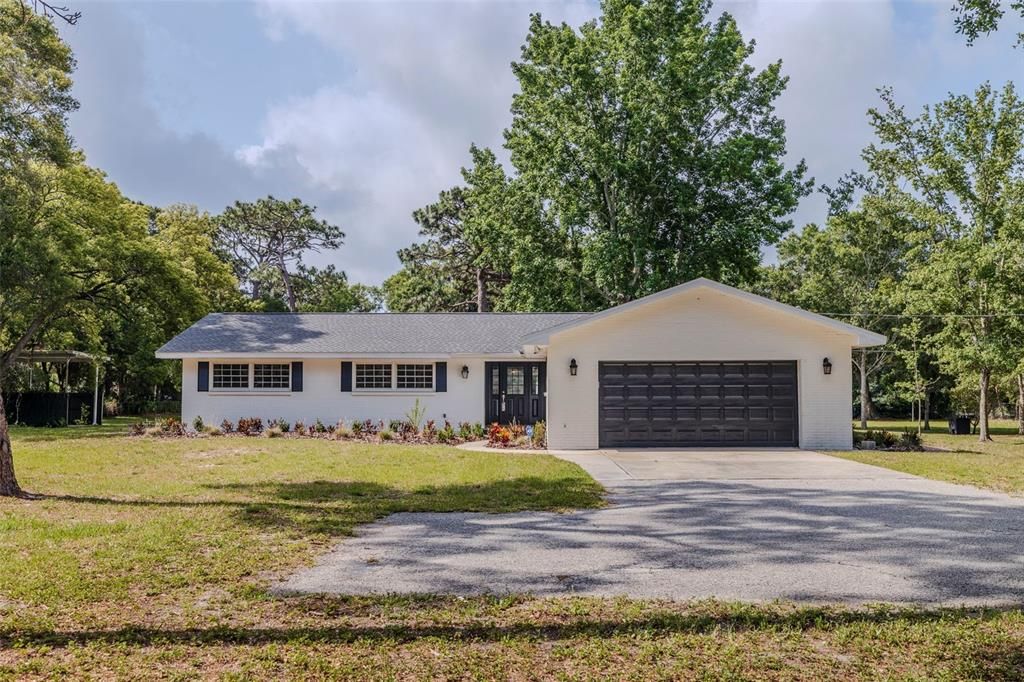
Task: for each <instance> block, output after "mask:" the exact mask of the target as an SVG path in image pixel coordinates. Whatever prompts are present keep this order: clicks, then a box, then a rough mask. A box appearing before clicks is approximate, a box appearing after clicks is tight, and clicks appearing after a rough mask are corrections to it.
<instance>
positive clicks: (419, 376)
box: [395, 363, 434, 391]
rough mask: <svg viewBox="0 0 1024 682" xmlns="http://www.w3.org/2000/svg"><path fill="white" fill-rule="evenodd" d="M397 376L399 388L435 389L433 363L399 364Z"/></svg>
mask: <svg viewBox="0 0 1024 682" xmlns="http://www.w3.org/2000/svg"><path fill="white" fill-rule="evenodd" d="M395 376H396V377H397V379H398V381H397V383H396V384H395V385H396V386H398V388H399V389H414V390H420V391H433V390H434V365H433V364H404V363H403V364H399V365H398V366H397V370H396V375H395Z"/></svg>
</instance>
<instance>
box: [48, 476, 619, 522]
mask: <svg viewBox="0 0 1024 682" xmlns="http://www.w3.org/2000/svg"><path fill="white" fill-rule="evenodd" d="M206 488H207V489H208V490H212V491H217V492H219V493H222V494H224V495H225V497H224V498H223V499H199V500H161V499H121V498H113V497H110V498H108V497H96V496H76V495H43V496H42V498H43V499H49V500H55V501H60V502H72V503H82V504H105V505H115V506H127V507H154V508H160V507H185V508H188V507H197V508H201V507H222V508H227V509H229V510H230V511H231V515H232V517H233V518H234V519H236V520H237V521H239V522H241V523H244V524H246V525H249V526H254V527H257V528H259V529H261V530H266V529H270V530H284V531H288V532H291V533H297V534H303V535H305V534H312V533H316V534H327V535H350V534H351V533H352V529H353V527H354V526H356V525H359V524H362V523H370V522H372V521H375V520H377V519H379V518H382V517H384V516H387V515H388V514H393V513H397V512H488V513H505V512H519V511H564V510H569V509H593V508H597V507H600V506H602V505H603V504H604V501H603V500H604V498H603V495H604V489H603V488H601V486H600V485H599V484H597V483H596V482H594V481H593V480H591V479H588V478H585V477H582V476H581V477H576V478H555V479H548V478H541V477H538V476H523V477H519V478H512V479H506V480H499V481H488V482H484V483H477V484H461V485H439V486H420V487H418V488H413V489H403V488H395V487H391V486H386V485H381V484H379V483H373V482H368V481H304V482H298V483H282V482H275V481H263V482H257V483H230V484H221V485H208V486H206Z"/></svg>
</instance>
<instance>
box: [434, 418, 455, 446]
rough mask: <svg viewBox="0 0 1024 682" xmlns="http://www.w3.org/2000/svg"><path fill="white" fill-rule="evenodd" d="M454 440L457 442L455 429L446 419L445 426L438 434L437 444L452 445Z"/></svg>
mask: <svg viewBox="0 0 1024 682" xmlns="http://www.w3.org/2000/svg"><path fill="white" fill-rule="evenodd" d="M453 440H455V429H453V428H452V424H451V422H450V421H448V420H447V419H445V420H444V426H443V427H442V428H441V430H440V431H438V432H437V442H438V443H451V442H452V441H453Z"/></svg>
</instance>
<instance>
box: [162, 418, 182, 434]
mask: <svg viewBox="0 0 1024 682" xmlns="http://www.w3.org/2000/svg"><path fill="white" fill-rule="evenodd" d="M157 426H158V427H159V428H160V433H161V435H164V436H184V435H185V425H184V424H182V423H181V421H180V420H178V419H175V418H174V417H167V418H166V419H162V420H160V423H159V424H158V425H157Z"/></svg>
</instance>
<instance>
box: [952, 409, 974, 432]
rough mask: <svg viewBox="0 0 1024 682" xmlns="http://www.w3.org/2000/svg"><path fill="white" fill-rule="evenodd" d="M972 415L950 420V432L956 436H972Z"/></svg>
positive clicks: (961, 415) (957, 416)
mask: <svg viewBox="0 0 1024 682" xmlns="http://www.w3.org/2000/svg"><path fill="white" fill-rule="evenodd" d="M971 419H972V415H969V414H958V415H955V416H953V417H950V418H949V432H950V433H951V434H953V435H954V436H969V435H971Z"/></svg>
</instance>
